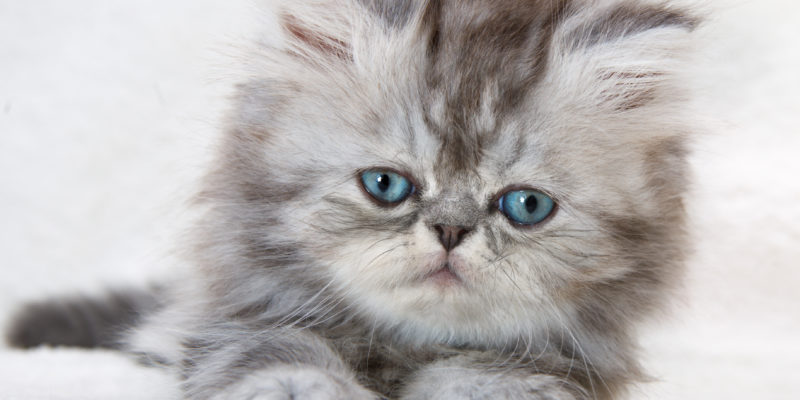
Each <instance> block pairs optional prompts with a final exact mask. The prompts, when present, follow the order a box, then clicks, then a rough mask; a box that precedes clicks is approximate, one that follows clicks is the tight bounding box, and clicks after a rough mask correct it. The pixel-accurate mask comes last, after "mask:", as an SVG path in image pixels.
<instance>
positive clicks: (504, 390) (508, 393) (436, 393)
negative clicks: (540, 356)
mask: <svg viewBox="0 0 800 400" xmlns="http://www.w3.org/2000/svg"><path fill="white" fill-rule="evenodd" d="M427 372H429V373H428V374H426V375H424V376H420V377H418V379H417V380H415V381H413V382H412V383H411V384H410V385H409V386H408V387H406V388H405V394H404V395H403V397H402V399H403V400H427V399H437V400H492V399H514V400H517V399H519V400H523V399H524V400H583V399H585V397H582V396H581V394H580V392H581V390H580V389H578V388H576V387H574V386H572V385H570V384H569V383H567V382H565V381H564V380H562V379H559V378H557V377H555V376H551V375H528V376H520V375H516V374H513V373H503V372H487V371H482V370H477V369H471V368H441V369H436V370H429V371H427ZM571 386H572V387H571Z"/></svg>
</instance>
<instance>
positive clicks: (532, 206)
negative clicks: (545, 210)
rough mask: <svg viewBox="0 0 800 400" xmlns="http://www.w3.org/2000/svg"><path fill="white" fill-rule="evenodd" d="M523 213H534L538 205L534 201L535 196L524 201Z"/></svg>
mask: <svg viewBox="0 0 800 400" xmlns="http://www.w3.org/2000/svg"><path fill="white" fill-rule="evenodd" d="M524 201H525V211H527V212H528V213H530V214H533V212H534V211H536V207H538V205H539V201H538V200H536V196H528V197H527V198H526V199H525V200H524Z"/></svg>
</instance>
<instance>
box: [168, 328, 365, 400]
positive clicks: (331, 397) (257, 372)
mask: <svg viewBox="0 0 800 400" xmlns="http://www.w3.org/2000/svg"><path fill="white" fill-rule="evenodd" d="M187 344H188V346H187V347H186V350H185V354H186V359H185V360H184V362H183V371H182V372H183V375H184V376H185V377H186V380H185V382H184V389H185V393H184V395H185V397H186V398H188V399H209V400H223V399H225V400H227V399H231V400H233V399H236V400H250V399H253V400H255V399H258V400H272V399H275V400H284V399H286V400H289V399H296V400H345V399H348V400H349V399H353V400H362V399H363V400H367V399H369V400H373V399H377V398H378V396H377V395H376V394H374V393H373V392H371V391H369V390H367V389H366V388H364V387H363V386H361V385H360V384H359V383H358V381H357V380H356V378H355V375H354V373H353V372H352V371H351V370H350V368H349V367H348V366H347V365H346V363H345V362H344V361H343V360H342V359H341V357H340V356H339V355H338V354H337V353H336V352H335V351H334V350H333V349H332V348H331V347H330V345H329V344H328V343H327V342H326V341H325V340H324V339H323V338H321V337H319V336H317V335H315V334H313V333H311V332H309V331H307V330H301V329H290V328H277V329H271V330H260V331H257V332H253V331H242V330H234V329H232V328H230V327H227V328H224V329H219V330H216V333H212V332H209V333H206V334H204V335H202V336H200V337H199V338H196V339H195V340H192V341H190V343H187Z"/></svg>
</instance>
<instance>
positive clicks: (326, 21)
mask: <svg viewBox="0 0 800 400" xmlns="http://www.w3.org/2000/svg"><path fill="white" fill-rule="evenodd" d="M276 11H277V15H278V20H279V23H280V26H281V28H282V31H283V34H284V41H285V45H286V48H287V50H288V51H289V52H291V53H292V54H294V55H296V56H298V57H301V58H303V59H304V60H305V61H307V62H310V63H315V64H325V63H330V62H332V61H333V62H335V61H345V62H349V61H352V59H353V53H352V43H351V42H352V36H353V28H354V26H353V25H354V24H353V17H354V13H355V10H354V7H353V5H352V4H350V2H348V1H330V0H284V1H280V2H279V3H278V4H277V10H276Z"/></svg>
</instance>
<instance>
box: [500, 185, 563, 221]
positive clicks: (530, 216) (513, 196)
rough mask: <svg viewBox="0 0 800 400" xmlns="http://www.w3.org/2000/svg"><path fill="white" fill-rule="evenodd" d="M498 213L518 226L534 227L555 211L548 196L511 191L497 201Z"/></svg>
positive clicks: (531, 192) (525, 191) (532, 192)
mask: <svg viewBox="0 0 800 400" xmlns="http://www.w3.org/2000/svg"><path fill="white" fill-rule="evenodd" d="M498 206H499V209H500V212H502V213H503V214H505V215H506V217H508V218H509V219H510V220H511V221H513V222H516V223H518V224H520V225H535V224H538V223H539V222H542V221H544V220H545V219H546V218H547V217H548V216H549V215H550V214H552V213H553V210H554V209H555V202H553V199H552V198H550V196H548V195H546V194H544V193H542V192H539V191H536V190H531V189H528V190H512V191H510V192H507V193H506V194H504V195H503V196H502V197H500V201H499V204H498Z"/></svg>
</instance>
